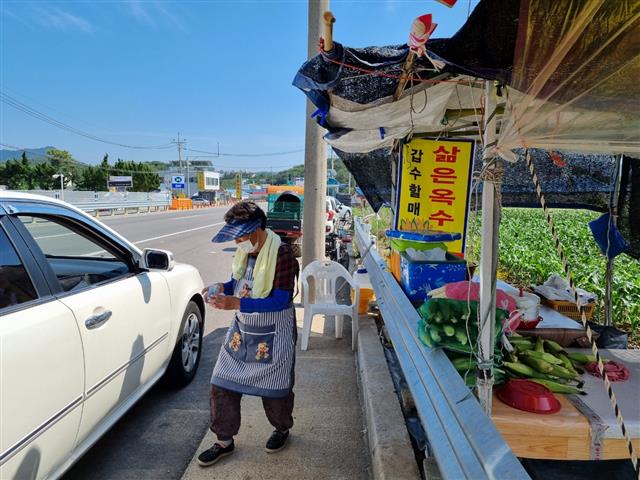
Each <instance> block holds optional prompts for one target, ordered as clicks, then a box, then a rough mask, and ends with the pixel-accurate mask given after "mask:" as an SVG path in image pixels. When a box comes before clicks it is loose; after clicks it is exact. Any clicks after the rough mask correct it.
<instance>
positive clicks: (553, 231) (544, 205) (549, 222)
mask: <svg viewBox="0 0 640 480" xmlns="http://www.w3.org/2000/svg"><path fill="white" fill-rule="evenodd" d="M526 160H527V166H528V167H529V171H530V172H531V179H532V180H533V184H534V186H535V189H536V193H537V195H538V199H539V200H540V204H541V205H542V210H543V211H544V215H545V218H546V220H547V226H548V227H549V230H550V231H551V236H552V237H553V241H554V242H555V245H556V251H557V253H558V256H559V257H560V261H561V262H562V267H563V269H564V273H565V276H566V277H567V281H568V282H569V286H570V288H571V293H572V294H573V298H574V300H575V303H576V305H577V307H578V310H579V311H580V320H581V322H582V326H583V327H584V328H585V330H586V331H587V338H588V339H589V342H590V343H591V351H592V352H593V355H594V356H595V357H596V361H597V363H598V371H599V372H600V375H601V376H602V380H603V382H604V388H605V390H606V392H607V395H608V396H609V401H610V402H611V407H612V408H613V411H614V413H615V415H616V420H617V421H618V425H620V429H621V430H622V435H623V436H624V439H625V440H626V442H627V449H628V450H629V456H630V457H631V463H633V468H634V469H635V472H636V476H637V478H638V479H640V465H639V464H638V456H637V454H636V452H635V448H634V446H633V442H632V441H631V435H630V434H629V431H628V430H627V427H626V425H625V423H624V419H623V418H622V413H621V412H620V408H619V407H618V401H617V399H616V396H615V394H614V393H613V389H612V388H611V382H610V381H609V377H608V376H607V372H606V371H605V370H604V363H603V362H602V357H600V352H599V351H598V347H597V346H596V342H595V340H594V338H593V331H592V330H591V327H590V326H589V324H588V323H587V315H586V312H585V309H584V306H583V305H582V303H581V301H580V296H579V295H578V289H577V288H576V284H575V282H574V281H573V275H572V274H571V268H570V267H569V262H568V260H567V256H566V255H565V253H564V248H563V247H562V244H561V243H560V239H559V238H558V234H557V232H556V227H555V225H554V223H553V217H552V216H551V212H550V211H549V207H547V202H546V200H545V198H544V195H543V194H542V187H541V185H540V180H539V179H538V174H537V173H536V169H535V166H534V164H533V160H532V159H531V153H530V152H529V150H527V154H526Z"/></svg>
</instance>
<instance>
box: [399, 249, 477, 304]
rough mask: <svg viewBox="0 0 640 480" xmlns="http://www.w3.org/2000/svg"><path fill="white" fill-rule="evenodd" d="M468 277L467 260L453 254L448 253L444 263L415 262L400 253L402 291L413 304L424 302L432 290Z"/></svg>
mask: <svg viewBox="0 0 640 480" xmlns="http://www.w3.org/2000/svg"><path fill="white" fill-rule="evenodd" d="M466 275H467V262H466V260H465V259H463V258H460V257H458V256H456V255H453V254H451V253H447V256H446V260H445V261H442V262H433V261H426V262H420V261H413V260H411V259H410V258H409V257H408V256H407V254H406V253H404V252H403V253H400V278H401V283H402V289H403V290H404V292H405V293H406V294H407V297H408V298H409V300H410V301H411V302H412V303H416V304H417V303H422V302H424V301H425V300H426V299H427V293H429V292H430V291H431V290H433V289H435V288H440V287H441V286H443V285H444V284H445V283H450V282H460V281H462V280H464V279H465V278H466Z"/></svg>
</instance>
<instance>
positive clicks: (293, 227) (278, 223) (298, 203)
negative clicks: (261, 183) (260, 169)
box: [267, 185, 304, 257]
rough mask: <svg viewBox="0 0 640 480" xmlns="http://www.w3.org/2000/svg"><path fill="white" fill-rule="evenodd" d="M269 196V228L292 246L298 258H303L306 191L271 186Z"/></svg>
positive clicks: (299, 188) (268, 190)
mask: <svg viewBox="0 0 640 480" xmlns="http://www.w3.org/2000/svg"><path fill="white" fill-rule="evenodd" d="M267 195H268V200H269V207H268V209H267V228H269V229H271V230H273V231H274V232H275V233H277V234H278V235H279V236H280V238H281V239H282V241H283V242H285V243H288V244H290V245H292V246H293V251H294V253H295V255H296V257H299V256H301V255H302V244H301V242H302V212H303V210H304V189H303V188H302V187H297V186H293V185H271V186H269V187H267Z"/></svg>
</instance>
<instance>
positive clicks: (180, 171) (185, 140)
mask: <svg viewBox="0 0 640 480" xmlns="http://www.w3.org/2000/svg"><path fill="white" fill-rule="evenodd" d="M171 143H175V144H176V146H177V147H178V173H179V174H180V175H182V148H183V145H184V144H185V143H187V139H186V138H183V139H182V140H181V139H180V132H178V139H177V140H176V139H175V138H174V139H173V140H171ZM188 170H189V169H188V168H187V173H188ZM188 185H189V179H188V178H187V191H188V190H189V186H188Z"/></svg>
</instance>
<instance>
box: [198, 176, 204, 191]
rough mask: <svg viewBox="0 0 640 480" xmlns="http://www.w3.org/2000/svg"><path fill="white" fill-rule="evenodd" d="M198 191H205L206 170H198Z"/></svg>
mask: <svg viewBox="0 0 640 480" xmlns="http://www.w3.org/2000/svg"><path fill="white" fill-rule="evenodd" d="M198 191H200V192H204V191H205V184H204V172H198Z"/></svg>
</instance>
